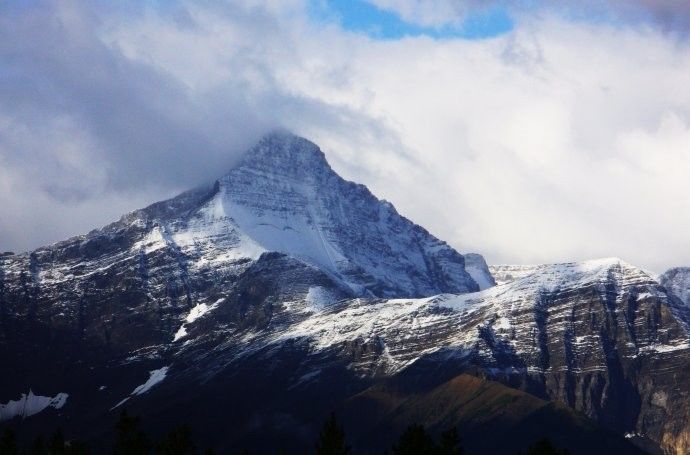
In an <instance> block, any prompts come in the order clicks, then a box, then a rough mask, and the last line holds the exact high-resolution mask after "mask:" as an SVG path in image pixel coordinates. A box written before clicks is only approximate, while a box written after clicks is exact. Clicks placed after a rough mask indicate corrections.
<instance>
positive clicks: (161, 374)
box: [131, 367, 170, 395]
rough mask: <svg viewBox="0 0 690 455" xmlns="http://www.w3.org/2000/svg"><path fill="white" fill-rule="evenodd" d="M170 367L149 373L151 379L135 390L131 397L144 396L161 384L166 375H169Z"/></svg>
mask: <svg viewBox="0 0 690 455" xmlns="http://www.w3.org/2000/svg"><path fill="white" fill-rule="evenodd" d="M169 368H170V367H163V368H159V369H157V370H153V371H149V379H148V381H146V382H145V383H143V384H142V385H140V386H139V387H137V388H136V389H134V390H133V391H132V393H131V395H142V394H144V393H146V392H148V391H149V390H151V388H152V387H153V386H155V385H156V384H158V383H159V382H161V381H162V380H163V379H165V375H167V374H168V369H169Z"/></svg>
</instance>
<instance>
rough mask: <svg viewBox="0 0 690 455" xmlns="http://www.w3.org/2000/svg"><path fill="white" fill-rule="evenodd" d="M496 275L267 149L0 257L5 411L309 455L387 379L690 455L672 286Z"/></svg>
mask: <svg viewBox="0 0 690 455" xmlns="http://www.w3.org/2000/svg"><path fill="white" fill-rule="evenodd" d="M498 272H500V273H498ZM494 273H495V274H496V279H495V280H494V277H493V276H492V275H491V273H489V269H488V267H487V266H486V264H485V262H484V260H483V258H481V256H478V255H467V256H466V257H463V255H461V254H460V253H458V252H457V251H455V250H454V249H452V248H451V247H450V246H448V245H447V244H445V243H444V242H442V241H440V240H438V239H436V238H434V237H433V236H432V235H431V234H429V233H428V232H427V231H425V230H424V229H423V228H421V227H419V226H417V225H415V224H413V223H412V222H410V221H409V220H407V219H405V218H403V217H402V216H400V215H398V214H397V212H396V211H395V209H394V208H393V207H392V206H391V205H390V204H389V203H386V202H384V201H379V200H378V199H376V198H375V197H374V196H373V195H371V193H370V192H369V191H368V190H367V189H366V188H365V187H363V186H361V185H357V184H354V183H351V182H347V181H345V180H343V179H341V178H340V177H339V176H338V175H337V174H335V173H334V172H333V171H332V170H331V168H330V167H329V166H328V163H327V162H326V160H325V158H324V155H323V153H322V152H321V151H320V150H319V149H318V147H316V146H315V145H314V144H312V143H310V142H308V141H306V140H304V139H301V138H298V137H295V136H292V135H289V134H287V133H275V134H272V135H269V136H267V137H266V138H264V139H263V140H262V141H261V142H260V143H259V144H258V145H257V146H256V147H254V148H253V149H252V150H250V151H248V152H247V154H246V155H245V156H244V158H243V159H242V160H241V161H240V162H239V163H238V164H237V166H236V167H235V168H234V169H232V170H231V171H230V172H229V173H228V174H227V175H226V176H224V177H222V178H220V179H219V180H217V181H216V182H214V183H213V184H210V185H208V186H205V187H201V188H198V189H195V190H192V191H190V192H187V193H184V194H182V195H180V196H178V197H176V198H173V199H171V200H169V201H164V202H161V203H157V204H154V205H152V206H150V207H148V208H145V209H142V210H139V211H136V212H133V213H130V214H128V215H125V216H124V217H123V218H122V219H121V220H119V221H118V222H115V223H113V224H111V225H109V226H106V227H105V228H103V229H100V230H96V231H93V232H91V233H89V234H87V235H84V236H80V237H76V238H73V239H69V240H67V241H65V242H61V243H58V244H55V245H51V246H48V247H44V248H40V249H38V250H36V251H34V252H31V253H27V254H21V255H4V256H2V257H0V362H1V363H2V365H6V366H8V368H10V369H11V371H12V374H9V375H0V416H2V419H4V421H5V422H6V423H5V424H7V425H14V426H16V428H17V429H18V430H19V431H20V432H23V434H25V435H29V434H31V433H32V432H36V431H40V430H41V429H44V428H46V427H49V426H51V425H53V426H55V425H57V424H59V425H60V426H62V428H63V429H65V430H66V431H72V432H74V433H76V434H78V435H80V437H83V438H86V439H89V440H90V441H96V442H94V443H95V444H98V443H99V442H98V441H105V440H107V438H108V437H109V433H108V432H109V431H110V429H111V428H112V423H113V421H114V419H115V418H116V416H117V413H118V412H119V410H120V409H123V408H125V407H126V408H128V409H130V410H131V411H132V412H135V413H137V414H141V415H142V416H143V417H144V418H145V420H147V421H149V422H155V425H154V424H152V430H153V431H157V430H159V431H163V429H165V428H169V426H171V425H173V424H175V423H179V418H180V416H185V417H186V419H188V422H190V423H194V431H195V433H196V434H198V435H199V437H200V438H201V439H202V440H203V441H205V442H207V443H208V444H209V445H213V446H215V447H216V448H217V449H219V450H221V451H223V450H227V451H231V450H237V449H238V448H241V447H251V448H254V449H256V450H258V451H262V450H263V451H272V450H273V451H274V450H277V449H280V448H281V447H282V448H287V449H290V450H294V451H303V450H304V448H305V447H311V446H312V444H313V440H314V438H315V436H316V431H317V429H318V426H319V424H320V422H321V419H322V418H323V416H324V415H326V414H327V413H329V412H330V411H331V410H333V409H336V408H342V407H343V406H344V403H345V402H346V401H347V400H348V399H350V398H351V397H354V396H356V395H357V394H360V393H362V392H363V391H365V390H374V389H371V388H372V387H374V388H375V387H377V386H378V385H380V384H382V381H383V382H385V381H389V380H390V379H391V378H402V379H401V380H403V381H405V384H408V385H409V384H413V383H419V382H423V383H429V387H432V388H433V387H437V386H441V385H442V384H443V383H445V382H446V381H452V380H453V378H455V377H457V376H458V375H460V374H463V373H469V374H472V375H475V376H479V377H483V378H486V379H487V380H490V381H494V382H500V383H503V384H504V385H506V386H509V387H512V388H515V389H519V390H520V391H521V392H520V393H522V394H529V395H530V396H532V397H534V399H535V400H546V401H548V400H554V401H558V402H560V403H563V404H564V405H566V406H568V407H570V408H573V409H575V410H577V411H580V412H582V413H583V414H584V415H586V416H588V417H589V418H591V419H593V420H594V421H596V422H598V423H599V424H600V425H602V426H604V427H605V428H606V429H607V430H606V431H611V432H613V433H614V434H616V435H618V437H619V438H620V439H622V438H623V435H624V434H628V435H629V436H634V438H632V439H635V438H645V439H647V440H649V441H651V442H653V443H655V444H658V445H659V446H661V447H663V449H664V450H665V451H666V452H667V453H685V452H687V451H688V450H690V415H688V412H689V409H690V399H689V397H688V392H689V391H690V373H689V371H690V347H689V345H688V341H689V336H688V333H689V332H688V321H690V316H689V315H688V312H689V311H690V308H689V307H688V306H686V305H683V304H682V302H681V300H680V299H679V298H677V297H675V296H673V295H671V294H669V292H668V289H669V287H668V286H662V285H661V284H660V283H659V282H657V281H656V280H655V279H654V278H653V277H650V276H649V275H648V274H646V273H645V272H643V271H641V270H639V269H637V268H635V267H633V266H631V265H629V264H626V263H625V262H623V261H621V260H618V259H603V260H595V261H587V262H583V263H572V264H557V265H545V266H534V267H531V266H530V267H523V268H515V267H513V268H511V269H510V270H508V269H504V270H499V269H496V268H494ZM509 275H510V276H509ZM496 282H498V283H499V285H498V286H495V285H494V283H496ZM501 283H504V284H501ZM480 289H482V290H481V291H480ZM420 365H422V366H423V368H422V367H420ZM463 383H464V382H463ZM468 387H469V386H468ZM451 389H453V390H455V389H454V388H452V387H451ZM17 403H20V404H17ZM21 403H24V404H21ZM27 406H28V408H30V409H31V410H32V412H31V415H30V417H29V416H28V415H26V413H23V411H21V409H26V408H27ZM39 408H40V409H39ZM18 409H19V410H20V411H21V412H20V411H18ZM34 411H35V412H34ZM410 412H412V411H410ZM415 415H416V414H415ZM22 417H26V418H24V419H22ZM176 419H177V420H176ZM464 424H467V422H465V423H464ZM573 431H574V430H573ZM276 441H277V442H276ZM271 444H280V446H276V445H271ZM612 444H617V443H612ZM589 449H592V448H591V447H588V450H589ZM590 451H591V450H590Z"/></svg>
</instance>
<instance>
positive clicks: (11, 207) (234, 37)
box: [0, 0, 690, 272]
mask: <svg viewBox="0 0 690 455" xmlns="http://www.w3.org/2000/svg"><path fill="white" fill-rule="evenodd" d="M556 3H557V6H554V4H556ZM688 30H690V8H688V7H687V2H686V0H682V1H681V0H666V1H658V0H637V1H633V0H609V1H594V0H591V1H588V0H584V1H577V2H576V1H563V2H547V1H539V0H525V1H519V0H518V1H511V2H508V1H500V0H495V1H492V0H482V1H479V0H264V1H259V0H227V1H216V0H199V1H181V0H167V1H163V0H143V1H135V0H123V1H121V2H107V1H105V0H91V1H86V0H83V1H80V0H45V1H42V0H30V1H29V0H27V1H19V0H9V1H5V2H1V3H0V210H1V211H0V251H5V250H12V251H17V252H19V251H25V250H29V249H32V248H36V247H38V246H41V245H44V244H49V243H52V242H56V241H59V240H62V239H65V238H67V237H70V236H73V235H77V234H82V233H86V232H88V231H90V230H92V229H94V228H97V227H99V226H102V225H104V224H106V223H108V222H110V221H114V220H116V219H118V218H119V217H120V215H122V214H123V213H125V212H128V211H131V210H134V209H137V208H140V207H143V206H145V205H147V204H149V203H152V202H155V201H158V200H162V199H165V198H168V197H171V196H174V195H175V194H177V193H179V192H181V191H184V190H185V189H188V188H190V187H193V186H196V185H198V184H201V183H204V182H208V181H212V180H213V179H215V178H217V177H219V176H221V175H223V174H224V173H225V171H226V170H227V169H229V168H230V167H232V165H233V163H234V162H235V161H236V160H237V159H238V157H239V156H240V155H241V153H242V152H243V151H244V150H246V149H247V148H248V147H250V146H251V145H252V144H253V143H255V142H256V141H257V140H258V139H259V138H260V137H261V136H262V135H263V134H265V133H266V132H267V131H270V130H271V129H274V128H277V127H281V128H287V129H289V130H291V131H293V132H294V133H296V134H299V135H302V136H305V137H307V138H309V139H311V140H312V141H314V142H315V143H317V144H318V145H319V146H320V147H321V148H322V149H323V151H324V152H325V153H326V156H327V158H328V159H329V162H330V163H331V164H332V166H333V168H334V169H335V170H336V171H337V172H339V173H340V174H341V175H342V176H343V177H345V178H347V179H350V180H355V181H358V182H360V183H364V184H365V185H367V186H368V187H369V188H370V189H371V190H372V191H373V192H374V194H376V195H377V196H379V197H380V198H383V199H386V200H389V201H391V202H392V203H393V204H394V205H395V206H396V208H397V209H398V211H399V212H400V213H402V214H403V215H405V216H406V217H408V218H410V219H411V220H413V221H414V222H416V223H418V224H420V225H422V226H424V227H425V228H427V229H428V230H429V231H431V232H432V233H433V234H434V235H436V236H437V237H439V238H441V239H443V240H446V241H447V242H449V243H450V244H451V245H453V246H454V247H456V248H457V249H458V250H459V251H461V252H479V253H482V254H483V255H484V256H485V257H486V258H487V260H488V261H489V262H490V263H495V264H499V263H549V262H564V261H575V260H584V259H589V258H597V257H609V256H616V257H621V258H623V259H624V260H626V261H628V262H630V263H632V264H635V265H638V266H641V267H643V268H646V269H649V270H651V271H655V272H662V271H664V270H665V269H667V268H669V267H672V266H679V265H688V264H690V241H689V240H690V239H689V234H688V233H690V197H688V196H689V192H690V191H689V190H690V185H689V184H688V179H689V176H690V89H688V87H690V36H688Z"/></svg>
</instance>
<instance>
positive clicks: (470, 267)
mask: <svg viewBox="0 0 690 455" xmlns="http://www.w3.org/2000/svg"><path fill="white" fill-rule="evenodd" d="M465 270H467V273H469V274H470V276H471V277H472V279H474V281H475V282H476V283H477V284H478V285H479V289H480V290H481V291H483V290H484V289H488V288H490V287H492V286H496V280H495V279H494V277H493V275H492V274H491V271H489V266H488V265H487V264H486V261H485V260H484V257H483V256H482V255H481V254H476V253H467V254H465Z"/></svg>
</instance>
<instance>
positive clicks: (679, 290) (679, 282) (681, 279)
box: [659, 267, 690, 306]
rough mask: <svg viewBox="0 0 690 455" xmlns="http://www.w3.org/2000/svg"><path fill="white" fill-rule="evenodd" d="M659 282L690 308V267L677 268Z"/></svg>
mask: <svg viewBox="0 0 690 455" xmlns="http://www.w3.org/2000/svg"><path fill="white" fill-rule="evenodd" d="M659 282H660V283H661V285H662V286H664V287H665V288H666V289H668V291H669V292H670V293H671V294H673V295H675V296H676V297H678V298H679V299H680V300H682V301H683V302H684V303H685V304H686V305H688V306H690V267H676V268H673V269H671V270H668V271H666V272H665V273H664V274H663V275H661V277H660V278H659Z"/></svg>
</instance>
